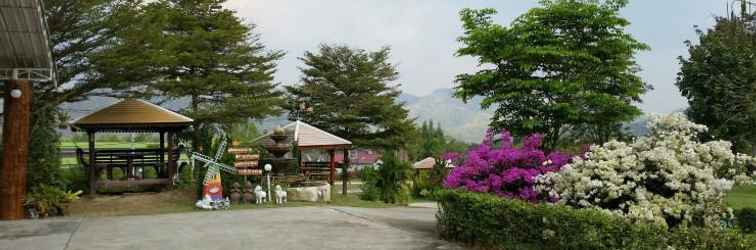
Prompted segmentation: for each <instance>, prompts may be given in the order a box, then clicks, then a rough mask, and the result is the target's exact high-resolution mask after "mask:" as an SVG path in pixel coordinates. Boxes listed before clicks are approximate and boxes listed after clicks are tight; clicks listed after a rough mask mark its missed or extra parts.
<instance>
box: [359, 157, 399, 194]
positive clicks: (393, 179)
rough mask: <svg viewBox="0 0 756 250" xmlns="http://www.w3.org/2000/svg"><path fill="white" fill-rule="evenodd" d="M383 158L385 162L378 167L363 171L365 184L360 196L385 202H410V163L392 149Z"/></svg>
mask: <svg viewBox="0 0 756 250" xmlns="http://www.w3.org/2000/svg"><path fill="white" fill-rule="evenodd" d="M381 160H382V161H383V164H382V165H380V166H379V167H378V168H377V169H374V168H370V167H368V168H364V169H363V170H362V171H361V173H360V179H361V180H362V181H363V184H362V194H361V195H360V198H361V199H363V200H370V201H375V200H381V201H383V202H385V203H399V204H407V203H409V199H410V197H409V196H410V190H409V187H408V186H407V181H408V180H409V178H410V174H411V167H410V164H409V163H407V162H403V161H401V160H399V158H397V157H396V155H395V154H394V153H393V152H391V151H386V152H385V153H384V154H383V157H382V158H381Z"/></svg>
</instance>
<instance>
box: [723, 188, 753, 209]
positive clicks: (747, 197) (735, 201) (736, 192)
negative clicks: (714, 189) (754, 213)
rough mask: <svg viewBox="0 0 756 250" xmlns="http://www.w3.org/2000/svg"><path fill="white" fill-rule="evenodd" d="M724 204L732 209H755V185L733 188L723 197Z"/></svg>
mask: <svg viewBox="0 0 756 250" xmlns="http://www.w3.org/2000/svg"><path fill="white" fill-rule="evenodd" d="M725 202H726V203H727V205H728V206H730V207H732V208H733V209H739V208H744V207H751V208H756V185H749V186H736V187H734V188H733V189H732V191H730V192H729V193H728V194H727V197H725Z"/></svg>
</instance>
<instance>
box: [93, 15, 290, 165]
mask: <svg viewBox="0 0 756 250" xmlns="http://www.w3.org/2000/svg"><path fill="white" fill-rule="evenodd" d="M224 2H225V1H224V0H158V1H151V2H149V3H148V4H146V5H144V6H142V11H141V13H140V14H139V15H135V16H133V17H131V20H129V22H128V23H130V25H129V26H128V27H125V28H124V29H123V30H122V31H121V32H119V33H118V34H117V44H116V45H115V46H112V47H111V48H109V49H107V50H104V51H102V53H100V54H99V55H98V56H97V57H96V58H95V59H96V60H95V61H96V62H97V64H96V65H97V66H99V68H98V69H97V70H98V73H100V74H101V76H102V77H101V79H99V80H100V81H107V82H111V83H115V85H117V86H120V87H124V88H125V89H128V90H130V93H128V94H129V95H131V96H140V95H145V96H161V97H166V98H170V99H182V98H183V99H188V100H189V107H188V108H187V109H186V110H184V111H183V112H184V113H185V114H187V115H188V116H189V117H191V118H193V119H194V120H195V124H194V128H195V129H194V132H193V136H192V139H193V140H192V141H193V147H194V149H195V150H198V149H199V148H201V146H202V145H200V144H202V143H201V141H203V140H202V139H201V138H200V136H201V134H202V133H201V132H200V130H203V129H209V126H210V125H212V124H224V126H228V125H230V124H233V123H239V122H246V121H247V119H250V118H263V117H266V116H269V115H275V114H278V113H279V112H280V108H279V106H280V104H281V103H282V101H283V99H282V98H281V97H282V94H283V93H282V92H281V91H279V90H277V89H276V86H277V84H274V83H273V82H272V81H273V74H274V72H275V67H276V62H277V60H279V59H280V58H281V57H282V56H283V55H284V53H283V52H281V51H275V50H268V49H266V47H265V46H264V45H263V44H262V43H261V42H260V39H259V36H258V35H256V34H254V33H253V28H254V26H252V25H247V24H245V23H243V21H242V20H241V19H240V18H239V17H237V16H236V15H235V14H236V13H235V12H234V11H232V10H229V9H225V8H224V7H223V6H222V4H223V3H224Z"/></svg>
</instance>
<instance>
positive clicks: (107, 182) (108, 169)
mask: <svg viewBox="0 0 756 250" xmlns="http://www.w3.org/2000/svg"><path fill="white" fill-rule="evenodd" d="M193 122H194V120H192V119H191V118H188V117H186V116H183V115H181V114H178V113H176V112H173V111H170V110H168V109H165V108H163V107H160V106H158V105H155V104H152V103H149V102H147V101H144V100H139V99H126V100H123V101H120V102H118V103H116V104H113V105H111V106H108V107H106V108H103V109H100V110H98V111H95V112H94V113H91V114H89V115H86V116H84V117H82V118H79V119H78V120H76V121H75V122H73V124H72V129H73V130H74V131H83V132H86V133H87V136H88V138H89V148H88V150H86V151H85V150H83V149H81V148H78V149H77V150H76V151H77V158H78V160H79V162H80V164H82V166H83V167H84V168H85V169H86V172H87V176H88V179H89V193H90V194H94V193H96V192H97V191H98V190H105V191H111V190H116V191H122V190H135V189H136V190H145V189H155V188H160V187H164V186H167V185H169V184H170V183H171V178H172V177H173V176H174V175H175V174H176V172H177V161H178V160H179V156H180V151H181V150H180V149H177V148H176V146H175V141H176V139H175V138H174V137H175V134H176V133H177V132H179V131H181V130H184V129H186V128H188V127H190V126H191V125H192V123H193ZM97 133H157V134H159V138H160V144H159V146H158V147H157V148H142V149H133V148H117V149H97V147H96V145H95V138H96V137H95V136H96V134H97ZM166 141H167V144H168V145H167V146H166ZM166 158H167V159H166ZM150 168H151V169H154V170H155V173H156V178H145V177H146V176H145V175H144V173H145V172H146V171H145V170H146V169H150ZM114 169H120V170H121V172H122V173H123V176H122V177H120V178H115V177H114V175H113V170H114ZM103 175H104V176H103Z"/></svg>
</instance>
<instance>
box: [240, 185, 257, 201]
mask: <svg viewBox="0 0 756 250" xmlns="http://www.w3.org/2000/svg"><path fill="white" fill-rule="evenodd" d="M242 191H243V195H242V199H244V202H245V203H252V199H254V197H255V195H254V193H253V192H254V190H253V189H252V182H249V181H248V182H246V183H244V189H243V190H242Z"/></svg>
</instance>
